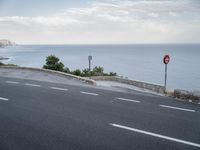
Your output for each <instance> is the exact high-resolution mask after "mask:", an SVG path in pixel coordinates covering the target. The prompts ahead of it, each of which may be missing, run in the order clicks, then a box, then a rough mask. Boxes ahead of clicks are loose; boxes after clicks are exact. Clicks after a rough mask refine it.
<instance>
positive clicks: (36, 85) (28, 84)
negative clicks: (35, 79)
mask: <svg viewBox="0 0 200 150" xmlns="http://www.w3.org/2000/svg"><path fill="white" fill-rule="evenodd" d="M25 85H27V86H35V87H40V85H38V84H31V83H26V84H25Z"/></svg>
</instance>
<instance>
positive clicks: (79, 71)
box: [72, 69, 82, 76]
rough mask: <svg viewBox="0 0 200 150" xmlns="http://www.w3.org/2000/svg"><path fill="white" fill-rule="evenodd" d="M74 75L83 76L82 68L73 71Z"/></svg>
mask: <svg viewBox="0 0 200 150" xmlns="http://www.w3.org/2000/svg"><path fill="white" fill-rule="evenodd" d="M72 74H73V75H76V76H81V74H82V73H81V70H80V69H76V70H74V71H73V72H72Z"/></svg>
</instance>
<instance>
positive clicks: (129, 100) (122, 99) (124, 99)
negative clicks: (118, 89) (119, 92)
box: [116, 97, 140, 103]
mask: <svg viewBox="0 0 200 150" xmlns="http://www.w3.org/2000/svg"><path fill="white" fill-rule="evenodd" d="M116 99H118V100H121V101H127V102H134V103H140V101H137V100H132V99H127V98H120V97H117V98H116Z"/></svg>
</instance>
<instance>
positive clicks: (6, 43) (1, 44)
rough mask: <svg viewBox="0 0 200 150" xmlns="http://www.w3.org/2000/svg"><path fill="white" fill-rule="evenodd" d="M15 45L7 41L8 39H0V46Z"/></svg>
mask: <svg viewBox="0 0 200 150" xmlns="http://www.w3.org/2000/svg"><path fill="white" fill-rule="evenodd" d="M14 45H16V44H15V43H14V42H12V41H9V40H5V39H3V40H0V47H5V46H14Z"/></svg>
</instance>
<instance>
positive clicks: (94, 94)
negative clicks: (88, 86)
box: [80, 91, 99, 96]
mask: <svg viewBox="0 0 200 150" xmlns="http://www.w3.org/2000/svg"><path fill="white" fill-rule="evenodd" d="M80 93H82V94H86V95H93V96H98V95H99V94H96V93H89V92H84V91H80Z"/></svg>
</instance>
